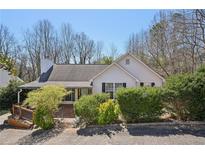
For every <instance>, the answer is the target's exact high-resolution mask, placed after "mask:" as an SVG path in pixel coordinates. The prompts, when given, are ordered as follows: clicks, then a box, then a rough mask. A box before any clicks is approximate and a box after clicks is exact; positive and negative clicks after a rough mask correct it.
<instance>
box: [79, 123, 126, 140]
mask: <svg viewBox="0 0 205 154" xmlns="http://www.w3.org/2000/svg"><path fill="white" fill-rule="evenodd" d="M122 130H123V127H122V126H121V125H119V124H116V125H108V126H91V127H86V128H81V129H79V130H77V134H78V135H81V136H94V135H107V136H108V137H111V135H115V134H116V133H118V132H120V131H122Z"/></svg>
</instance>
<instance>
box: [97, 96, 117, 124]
mask: <svg viewBox="0 0 205 154" xmlns="http://www.w3.org/2000/svg"><path fill="white" fill-rule="evenodd" d="M98 110H99V113H98V124H100V125H105V124H110V123H113V122H114V121H116V120H117V119H118V115H119V113H120V110H119V106H118V104H117V103H115V102H113V100H111V99H109V100H108V101H107V102H105V103H103V104H100V106H99V109H98Z"/></svg>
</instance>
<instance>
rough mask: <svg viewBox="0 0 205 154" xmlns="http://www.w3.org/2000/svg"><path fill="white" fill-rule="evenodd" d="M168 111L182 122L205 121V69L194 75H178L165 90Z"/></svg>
mask: <svg viewBox="0 0 205 154" xmlns="http://www.w3.org/2000/svg"><path fill="white" fill-rule="evenodd" d="M163 96H164V97H163V98H164V101H165V104H166V109H167V110H168V111H169V112H171V113H172V114H174V115H175V116H176V117H177V119H180V120H205V68H204V67H202V68H200V69H198V70H197V71H196V72H195V73H194V74H192V75H191V74H178V75H173V76H171V77H169V78H168V79H167V82H166V84H165V86H164V88H163Z"/></svg>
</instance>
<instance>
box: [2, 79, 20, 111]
mask: <svg viewBox="0 0 205 154" xmlns="http://www.w3.org/2000/svg"><path fill="white" fill-rule="evenodd" d="M21 84H22V82H20V81H16V80H11V81H10V82H9V84H8V86H7V87H3V88H0V102H1V104H0V110H3V109H10V108H11V107H12V104H14V103H16V102H17V93H18V86H20V85H21Z"/></svg>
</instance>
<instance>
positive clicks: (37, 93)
mask: <svg viewBox="0 0 205 154" xmlns="http://www.w3.org/2000/svg"><path fill="white" fill-rule="evenodd" d="M66 94H67V91H66V89H64V88H63V87H60V86H54V85H48V86H44V87H42V88H40V89H37V90H34V91H31V92H29V93H28V98H27V99H26V100H25V104H29V105H30V106H32V107H33V108H35V114H34V123H35V124H36V125H37V126H39V127H41V128H43V129H49V128H52V127H53V126H54V118H53V115H54V113H55V112H56V111H57V110H58V106H59V104H60V103H61V101H62V99H63V97H64V96H65V95H66Z"/></svg>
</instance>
